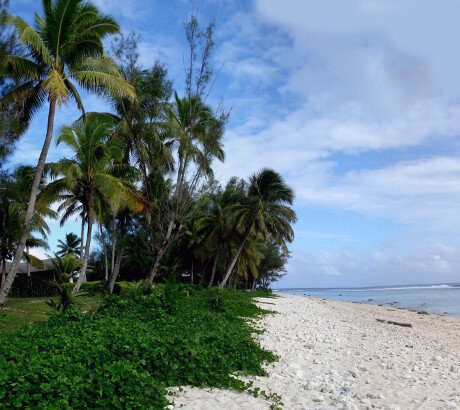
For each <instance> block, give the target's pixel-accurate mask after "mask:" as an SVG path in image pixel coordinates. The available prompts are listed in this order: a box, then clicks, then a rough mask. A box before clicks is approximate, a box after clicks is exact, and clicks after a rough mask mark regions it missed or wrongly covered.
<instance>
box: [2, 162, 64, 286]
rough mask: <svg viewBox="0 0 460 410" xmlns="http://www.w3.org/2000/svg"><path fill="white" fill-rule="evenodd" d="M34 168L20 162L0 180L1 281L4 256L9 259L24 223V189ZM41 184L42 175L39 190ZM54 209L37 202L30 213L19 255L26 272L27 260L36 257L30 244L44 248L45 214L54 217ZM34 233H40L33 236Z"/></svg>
mask: <svg viewBox="0 0 460 410" xmlns="http://www.w3.org/2000/svg"><path fill="white" fill-rule="evenodd" d="M34 173H35V170H34V168H33V167H30V166H21V167H18V168H17V169H15V170H14V171H13V172H12V173H11V174H9V175H7V176H5V177H4V178H3V179H2V181H1V184H0V260H1V261H2V284H3V283H4V282H5V278H6V260H7V259H11V258H12V257H13V256H14V253H15V251H16V249H17V246H18V242H19V238H20V237H21V233H22V227H23V224H24V219H25V213H26V203H27V191H28V190H29V188H30V185H31V184H32V181H33V178H34ZM43 186H44V179H43V178H42V179H41V181H40V185H39V190H41V189H42V188H43ZM56 216H57V214H56V212H54V211H53V210H51V209H50V207H49V204H46V203H44V202H43V203H42V204H40V205H38V206H37V207H36V209H35V211H34V213H33V216H32V221H31V228H30V233H29V235H28V237H27V239H26V248H27V252H24V253H23V259H25V261H26V263H27V270H28V273H30V264H34V265H36V264H37V262H38V260H37V258H35V257H33V256H32V255H31V254H30V248H37V247H42V248H45V249H47V248H48V244H47V242H46V236H47V235H48V234H49V227H48V225H47V223H46V220H45V218H46V217H48V218H55V217H56ZM35 233H38V234H39V235H40V238H39V237H36V236H34V234H35Z"/></svg>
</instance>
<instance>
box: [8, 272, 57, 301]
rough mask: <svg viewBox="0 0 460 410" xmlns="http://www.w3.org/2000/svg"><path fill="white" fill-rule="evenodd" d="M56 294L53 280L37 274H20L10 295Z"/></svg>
mask: <svg viewBox="0 0 460 410" xmlns="http://www.w3.org/2000/svg"><path fill="white" fill-rule="evenodd" d="M54 295H56V287H55V286H54V285H53V283H52V282H50V281H47V280H43V279H41V278H40V277H37V276H25V275H18V276H17V277H16V278H15V280H14V282H13V286H12V287H11V291H10V294H9V296H10V297H12V298H36V297H37V298H39V297H48V296H54Z"/></svg>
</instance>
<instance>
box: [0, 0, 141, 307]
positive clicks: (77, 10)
mask: <svg viewBox="0 0 460 410" xmlns="http://www.w3.org/2000/svg"><path fill="white" fill-rule="evenodd" d="M42 7H43V17H41V16H39V15H36V18H35V25H34V27H33V26H31V25H30V24H28V23H26V22H25V21H24V20H23V19H21V18H20V17H13V16H10V15H8V16H7V22H8V23H9V24H11V25H13V27H14V28H15V30H16V32H17V37H18V39H19V40H20V41H21V42H22V43H23V44H24V46H25V47H26V48H27V50H28V52H29V55H30V58H25V57H21V56H18V55H8V56H7V57H6V60H7V62H6V66H7V72H8V73H9V76H10V77H11V78H12V79H14V80H16V81H18V82H19V85H17V86H16V87H14V88H13V89H12V90H10V91H9V92H7V93H6V94H5V95H3V96H2V97H1V99H0V108H1V109H2V110H4V109H7V108H8V107H9V106H11V104H20V105H21V107H22V110H21V115H20V120H21V123H22V124H29V122H30V121H31V119H32V117H33V116H34V114H35V113H36V112H37V111H38V110H39V108H40V107H41V106H42V105H43V104H44V103H45V101H48V102H49V113H48V125H47V131H46V137H45V141H44V144H43V148H42V151H41V154H40V157H39V160H38V165H37V168H36V171H35V176H34V180H33V184H32V187H31V190H30V198H29V201H28V206H27V212H26V218H25V220H24V227H23V232H22V235H21V238H20V241H19V244H18V247H17V249H16V252H15V255H14V260H13V263H12V266H11V268H10V273H9V275H8V278H7V280H6V282H5V284H4V286H2V288H1V290H0V308H1V307H3V305H4V303H5V299H6V296H7V295H8V292H9V290H10V288H11V286H12V284H13V281H14V278H15V276H16V270H17V268H18V266H19V262H20V260H21V259H22V254H23V252H24V247H25V244H26V240H27V237H28V234H29V230H30V224H31V220H32V215H33V211H34V208H35V202H36V198H37V193H38V185H39V182H40V178H41V176H42V173H43V168H44V165H45V161H46V156H47V154H48V149H49V146H50V144H51V139H52V134H53V125H54V116H55V112H56V105H57V106H61V105H62V104H65V103H67V101H68V100H69V99H71V98H72V99H74V100H75V101H76V103H77V106H78V108H79V109H80V110H82V111H83V103H82V100H81V98H80V95H79V93H78V91H77V88H76V86H75V85H74V84H73V82H72V80H74V81H75V82H76V83H77V84H78V85H80V86H81V87H82V88H84V89H86V90H90V91H99V90H101V89H105V90H109V91H110V92H111V93H113V94H116V95H120V96H124V97H125V96H126V97H131V98H133V99H134V98H135V94H134V90H133V88H132V87H131V86H130V85H129V84H127V83H126V82H125V81H124V80H123V78H122V77H121V76H120V74H119V72H118V70H117V68H116V66H115V64H114V63H113V61H112V60H111V59H109V58H107V57H106V56H105V54H104V46H103V43H102V40H103V38H104V37H106V36H107V35H110V34H114V33H117V32H119V26H118V24H117V23H116V21H115V20H114V19H112V18H111V17H110V16H107V15H103V14H101V13H100V12H99V10H98V9H97V8H96V6H95V5H94V4H92V3H91V2H88V1H83V0H42Z"/></svg>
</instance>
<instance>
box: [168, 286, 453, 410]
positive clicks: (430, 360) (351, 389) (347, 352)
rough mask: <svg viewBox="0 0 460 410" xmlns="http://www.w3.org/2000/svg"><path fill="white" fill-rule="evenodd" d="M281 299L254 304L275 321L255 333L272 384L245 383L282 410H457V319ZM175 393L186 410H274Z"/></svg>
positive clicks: (220, 394)
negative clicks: (267, 358)
mask: <svg viewBox="0 0 460 410" xmlns="http://www.w3.org/2000/svg"><path fill="white" fill-rule="evenodd" d="M276 295H277V296H278V297H277V298H264V299H258V300H257V303H258V305H259V306H261V307H263V308H264V309H268V310H274V311H276V312H278V313H277V314H273V315H266V316H264V317H262V318H261V319H260V320H258V321H257V323H256V327H257V328H260V329H265V330H266V331H265V333H263V334H262V335H258V336H257V335H255V337H257V338H258V339H259V341H260V344H261V346H262V347H264V348H266V349H268V350H270V351H272V352H273V353H275V354H277V355H278V356H279V360H278V361H277V362H275V363H273V364H270V365H268V366H266V367H265V368H266V370H267V372H268V374H267V376H265V377H249V378H243V379H244V380H246V381H253V382H254V387H259V388H260V389H261V390H265V391H266V392H267V393H276V394H278V395H280V396H281V401H282V402H283V403H284V408H289V409H291V408H292V409H311V408H345V409H366V408H369V409H370V408H377V409H417V408H427V409H449V408H451V409H457V408H460V374H459V363H460V319H459V318H455V317H450V316H442V315H438V314H426V315H425V314H418V313H417V312H412V311H410V310H408V309H404V308H395V307H389V306H377V305H372V304H366V303H357V302H344V301H338V300H334V299H326V298H317V297H312V296H300V295H290V294H285V293H278V294H276ZM378 319H380V320H384V321H385V322H381V321H378ZM387 321H389V322H395V323H396V324H393V323H387ZM401 323H404V324H410V325H411V326H412V327H405V326H400V325H399V324H401ZM172 390H173V391H174V396H175V397H174V401H175V405H176V406H180V405H183V406H184V408H186V409H213V408H214V409H216V408H219V409H224V408H225V409H228V408H232V409H238V408H251V409H268V408H270V404H271V403H270V401H268V400H266V399H263V398H261V397H258V398H255V397H253V396H251V395H250V394H249V393H237V392H234V391H229V390H219V389H207V388H205V389H198V388H190V387H184V388H183V391H181V392H179V391H178V389H172Z"/></svg>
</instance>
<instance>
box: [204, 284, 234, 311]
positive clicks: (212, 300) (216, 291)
mask: <svg viewBox="0 0 460 410" xmlns="http://www.w3.org/2000/svg"><path fill="white" fill-rule="evenodd" d="M207 293H208V298H209V304H210V306H211V309H213V310H216V311H218V312H227V305H228V299H229V297H228V290H227V289H220V288H212V289H209V290H208V292H207Z"/></svg>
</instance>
